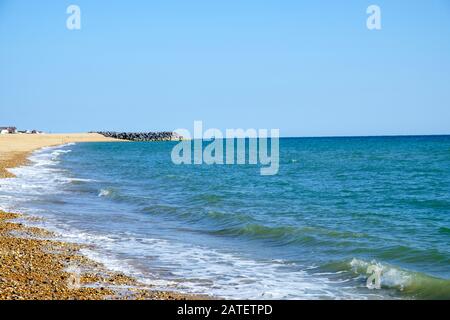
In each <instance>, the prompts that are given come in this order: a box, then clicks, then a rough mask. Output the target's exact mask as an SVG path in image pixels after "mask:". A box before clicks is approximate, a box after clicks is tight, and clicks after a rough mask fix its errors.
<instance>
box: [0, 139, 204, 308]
mask: <svg viewBox="0 0 450 320" xmlns="http://www.w3.org/2000/svg"><path fill="white" fill-rule="evenodd" d="M112 141H121V140H117V139H112V138H106V137H103V136H101V135H98V134H94V133H86V134H84V133H83V134H43V135H22V134H15V135H2V136H0V179H2V178H13V177H14V175H13V174H12V173H11V172H9V171H8V170H7V169H8V168H14V167H18V166H22V165H25V164H26V163H27V162H28V157H29V156H30V154H31V153H32V152H34V151H36V150H38V149H41V148H44V147H53V146H58V145H63V144H67V143H77V142H112ZM0 183H1V180H0ZM18 218H20V219H22V220H25V221H26V220H27V219H33V218H32V217H30V216H27V215H25V214H22V213H10V212H4V211H2V210H0V299H1V300H5V299H6V300H16V299H25V300H30V299H32V300H34V299H38V300H65V299H76V300H78V299H83V300H84V299H86V300H105V299H107V300H115V299H127V300H128V299H157V300H160V299H163V300H196V299H207V298H208V297H207V296H200V295H191V294H183V293H177V292H172V291H154V290H152V288H151V287H150V286H147V285H144V284H142V283H139V281H137V280H136V279H134V278H131V277H128V276H126V275H124V274H123V273H118V272H112V271H110V270H108V269H107V268H106V267H105V266H103V265H102V264H100V263H97V262H94V261H92V260H90V259H88V258H86V257H85V256H83V255H82V254H81V253H80V249H81V248H82V247H83V246H82V245H77V244H72V243H67V242H61V241H56V240H54V239H52V238H53V237H54V235H53V234H52V233H51V232H50V231H47V230H45V229H42V228H36V227H30V226H26V224H24V223H21V222H18V221H16V220H17V219H18ZM209 298H210V297H209Z"/></svg>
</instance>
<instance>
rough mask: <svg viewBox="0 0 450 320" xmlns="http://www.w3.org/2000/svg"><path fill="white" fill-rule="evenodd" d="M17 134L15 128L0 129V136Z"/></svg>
mask: <svg viewBox="0 0 450 320" xmlns="http://www.w3.org/2000/svg"><path fill="white" fill-rule="evenodd" d="M11 133H17V128H16V127H0V134H11Z"/></svg>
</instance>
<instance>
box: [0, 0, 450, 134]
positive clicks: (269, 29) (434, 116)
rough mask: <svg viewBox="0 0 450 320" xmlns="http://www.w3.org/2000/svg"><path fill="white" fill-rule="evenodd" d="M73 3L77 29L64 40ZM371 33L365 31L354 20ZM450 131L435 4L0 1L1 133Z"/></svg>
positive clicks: (447, 55)
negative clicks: (372, 11) (377, 11)
mask: <svg viewBox="0 0 450 320" xmlns="http://www.w3.org/2000/svg"><path fill="white" fill-rule="evenodd" d="M70 4H77V5H79V6H80V8H81V12H82V17H81V19H82V20H81V21H82V29H81V30H80V31H69V30H67V29H66V19H67V17H68V15H67V14H66V8H67V6H68V5H70ZM371 4H377V5H379V6H380V7H381V10H382V30H381V31H369V30H368V29H367V28H366V18H367V14H366V8H367V7H368V6H369V5H371ZM194 120H203V121H204V124H205V126H206V127H217V128H219V129H225V128H239V127H242V128H279V129H280V130H281V134H282V135H283V136H322V135H381V134H439V133H446V134H449V133H450V1H448V0H428V1H425V0H422V1H417V0H416V1H414V0H412V1H406V0H395V1H394V0H390V1H381V0H371V1H362V0H359V1H356V0H354V1H352V0H345V1H344V0H340V1H336V0H328V1H325V0H320V1H300V0H292V1H291V0H284V1H283V0H269V1H256V0H226V1H225V0H223V1H211V0H190V1H186V0H159V1H155V0H149V1H92V0H73V1H54V0H47V1H29V0H27V1H25V0H0V126H1V125H16V126H18V127H20V128H29V129H31V128H36V129H42V130H47V131H52V132H75V131H88V130H100V129H110V130H128V131H133V130H135V131H138V130H173V129H176V128H192V125H193V121H194Z"/></svg>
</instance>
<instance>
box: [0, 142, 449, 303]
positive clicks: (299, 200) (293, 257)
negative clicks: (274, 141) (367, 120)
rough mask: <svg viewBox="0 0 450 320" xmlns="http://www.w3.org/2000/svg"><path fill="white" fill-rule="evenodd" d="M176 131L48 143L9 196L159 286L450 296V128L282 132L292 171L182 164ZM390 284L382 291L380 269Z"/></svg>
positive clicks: (285, 166)
mask: <svg viewBox="0 0 450 320" xmlns="http://www.w3.org/2000/svg"><path fill="white" fill-rule="evenodd" d="M175 144H176V142H161V143H155V142H142V143H141V142H137V143H128V142H123V143H122V142H119V143H79V144H70V145H65V146H61V147H55V148H45V149H42V150H40V151H38V152H35V153H34V154H33V155H32V156H31V160H32V162H31V163H30V164H29V165H28V166H25V167H21V168H16V169H12V171H13V172H14V173H15V174H16V175H17V178H14V179H5V180H3V181H1V183H0V207H1V208H3V209H7V210H16V211H22V212H25V213H28V214H31V215H35V216H42V217H44V218H45V220H44V221H41V222H33V223H34V224H36V225H40V226H44V227H46V228H49V229H51V230H54V231H56V232H58V234H59V235H60V238H61V239H64V240H66V241H74V242H80V243H87V244H90V245H91V246H89V247H88V249H83V253H85V254H86V255H87V256H89V257H91V258H92V259H95V260H97V261H100V262H103V263H105V264H106V265H107V266H108V267H110V268H111V269H114V270H119V271H123V272H125V273H127V274H129V275H131V276H135V277H137V278H139V279H140V280H142V281H143V282H145V283H148V284H152V285H154V286H155V288H163V289H167V290H178V291H183V292H194V293H204V294H210V295H214V296H217V297H226V298H250V299H253V298H256V299H431V298H440V299H450V136H414V137H412V136H411V137H352V138H344V137H342V138H283V139H281V140H280V169H279V173H278V174H277V175H274V176H261V175H260V174H259V168H260V167H259V166H258V165H175V164H173V163H172V161H171V158H170V155H171V150H172V148H173V146H174V145H175ZM371 265H375V266H377V267H378V268H379V270H381V278H380V280H381V288H380V289H369V288H367V286H366V282H367V279H368V277H369V276H370V274H368V273H367V269H368V267H369V266H371Z"/></svg>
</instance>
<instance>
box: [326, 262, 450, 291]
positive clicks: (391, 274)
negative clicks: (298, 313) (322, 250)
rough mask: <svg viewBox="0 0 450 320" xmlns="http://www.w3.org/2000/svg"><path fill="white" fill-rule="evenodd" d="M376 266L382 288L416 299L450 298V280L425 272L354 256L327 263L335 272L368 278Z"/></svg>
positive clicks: (327, 267) (328, 267)
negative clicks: (348, 259) (371, 268)
mask: <svg viewBox="0 0 450 320" xmlns="http://www.w3.org/2000/svg"><path fill="white" fill-rule="evenodd" d="M370 266H375V267H376V268H378V270H379V271H380V284H381V289H388V290H395V291H396V292H397V293H398V294H399V295H400V296H403V297H405V298H408V297H409V298H414V299H445V300H448V299H450V280H449V279H441V278H437V277H433V276H430V275H427V274H424V273H420V272H414V271H409V270H405V269H402V268H400V267H397V266H393V265H389V264H387V263H382V262H379V261H376V260H372V261H365V260H361V259H356V258H353V259H352V260H350V261H344V262H337V263H332V264H329V265H327V266H326V267H325V268H326V269H331V270H333V271H334V272H346V273H347V274H349V275H356V276H357V277H359V278H361V279H364V281H366V280H367V278H368V277H369V275H370V272H369V273H368V268H369V267H370Z"/></svg>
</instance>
